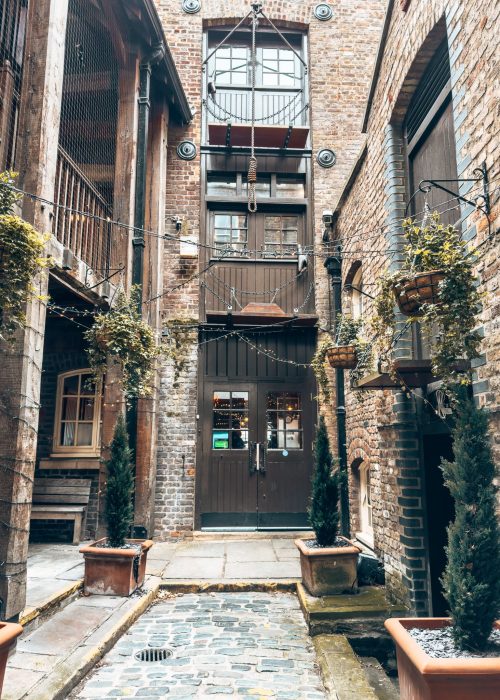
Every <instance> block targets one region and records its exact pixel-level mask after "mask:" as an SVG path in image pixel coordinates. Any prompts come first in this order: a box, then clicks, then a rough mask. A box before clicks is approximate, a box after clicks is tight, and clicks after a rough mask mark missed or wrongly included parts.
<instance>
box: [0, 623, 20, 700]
mask: <svg viewBox="0 0 500 700" xmlns="http://www.w3.org/2000/svg"><path fill="white" fill-rule="evenodd" d="M22 631H23V628H22V627H21V625H18V624H16V623H14V622H0V698H1V697H2V686H3V679H4V676H5V667H6V666H7V658H8V656H9V652H10V650H11V649H12V647H13V646H14V644H15V643H16V639H17V638H18V637H19V635H20V634H21V632H22Z"/></svg>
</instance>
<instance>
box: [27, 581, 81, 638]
mask: <svg viewBox="0 0 500 700" xmlns="http://www.w3.org/2000/svg"><path fill="white" fill-rule="evenodd" d="M82 588H83V579H80V580H78V581H72V582H71V583H68V584H67V585H66V586H63V587H62V588H61V589H60V590H59V591H57V592H56V593H54V594H53V595H51V596H49V597H48V598H47V599H46V600H44V601H43V602H42V603H40V604H39V605H37V606H36V607H31V606H28V607H26V608H25V609H24V610H23V612H22V614H21V617H20V619H19V624H20V625H22V626H23V627H24V629H25V631H26V628H27V627H28V626H29V627H31V626H36V624H34V623H39V621H40V620H41V619H42V618H45V617H48V616H50V615H52V614H53V613H54V612H55V610H56V609H58V608H61V607H64V606H63V605H62V604H63V603H65V604H68V603H69V602H71V599H72V598H73V597H74V596H75V595H76V594H77V593H78V592H79V591H80V590H81V589H82Z"/></svg>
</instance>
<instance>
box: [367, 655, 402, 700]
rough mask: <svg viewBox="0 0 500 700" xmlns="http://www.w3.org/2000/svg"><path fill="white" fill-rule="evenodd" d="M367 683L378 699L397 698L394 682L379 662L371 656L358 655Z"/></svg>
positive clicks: (395, 699) (391, 699)
mask: <svg viewBox="0 0 500 700" xmlns="http://www.w3.org/2000/svg"><path fill="white" fill-rule="evenodd" d="M360 662H361V664H362V666H363V670H364V672H365V675H366V678H367V680H368V683H369V684H370V685H371V687H372V688H373V690H374V691H375V695H376V696H377V698H378V699H379V700H399V692H398V689H397V687H396V683H395V682H393V681H391V679H390V678H389V676H388V675H387V674H386V672H385V671H384V669H383V668H382V666H381V665H380V663H379V662H378V660H377V659H376V658H374V657H373V656H366V657H360Z"/></svg>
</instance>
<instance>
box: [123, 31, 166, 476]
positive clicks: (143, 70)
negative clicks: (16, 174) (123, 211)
mask: <svg viewBox="0 0 500 700" xmlns="http://www.w3.org/2000/svg"><path fill="white" fill-rule="evenodd" d="M164 56H165V45H164V44H163V42H161V43H160V44H158V45H157V46H156V47H155V48H154V49H153V50H152V51H151V53H150V54H149V56H146V58H145V60H144V61H143V62H142V63H141V65H140V67H139V98H138V102H139V114H138V120H137V157H136V171H135V197H134V237H133V238H132V284H133V285H134V286H136V287H138V288H139V290H140V291H139V294H138V297H139V299H138V303H137V310H138V312H139V314H140V315H142V287H143V280H144V248H145V245H146V244H145V240H144V231H143V230H144V222H145V216H146V204H145V203H146V174H147V155H148V135H149V112H150V106H151V102H150V96H151V72H152V67H153V66H154V65H157V64H158V63H159V62H160V61H161V60H162V59H163V58H164ZM127 424H128V434H129V444H130V448H131V450H132V454H133V455H134V458H133V464H134V466H135V463H136V459H135V453H136V449H137V399H134V400H133V401H132V403H131V405H130V407H129V408H128V411H127Z"/></svg>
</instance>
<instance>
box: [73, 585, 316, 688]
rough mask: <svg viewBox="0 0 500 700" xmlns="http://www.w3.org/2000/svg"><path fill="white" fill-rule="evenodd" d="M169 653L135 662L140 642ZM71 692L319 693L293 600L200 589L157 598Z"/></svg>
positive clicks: (284, 595)
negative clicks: (95, 668) (167, 597)
mask: <svg viewBox="0 0 500 700" xmlns="http://www.w3.org/2000/svg"><path fill="white" fill-rule="evenodd" d="M147 647H150V648H154V647H157V648H159V647H167V648H169V649H171V650H172V652H173V653H172V657H171V658H168V659H165V660H164V661H159V662H153V663H148V662H139V661H137V660H135V658H134V654H135V652H137V651H139V650H140V649H144V648H147ZM71 697H72V698H75V699H78V700H84V699H85V700H88V699H89V698H117V697H134V698H141V700H153V699H154V700H158V699H159V698H167V700H169V699H170V698H172V699H173V698H210V699H212V698H213V699H215V698H229V697H231V698H262V699H263V700H268V699H269V698H279V699H283V700H295V699H296V700H324V699H325V698H326V695H325V691H324V689H323V685H322V683H321V679H320V676H319V671H318V668H317V666H316V659H315V655H314V648H313V645H312V643H311V640H310V638H309V636H308V634H307V628H306V625H305V623H304V620H303V618H302V613H301V611H300V608H299V604H298V601H297V599H296V597H295V596H293V595H291V594H287V593H202V594H187V595H179V596H175V597H172V598H170V599H167V600H165V601H162V602H159V603H157V604H156V605H154V606H153V607H152V608H151V609H150V610H149V611H148V612H147V613H146V614H144V615H143V616H142V617H141V618H140V619H139V620H138V621H137V622H136V623H135V624H134V625H133V626H132V627H131V628H130V630H129V631H128V633H127V634H126V635H124V636H123V637H122V638H121V640H120V641H119V642H118V643H117V645H116V646H115V647H114V648H113V649H112V651H111V652H110V653H109V654H107V656H105V657H104V659H103V661H102V662H101V665H100V667H99V668H98V669H97V670H96V671H95V672H94V673H93V674H92V675H91V676H89V677H88V678H87V680H86V681H84V683H83V684H82V685H81V686H80V687H79V688H78V689H77V690H76V691H75V692H74V694H72V696H71Z"/></svg>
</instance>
